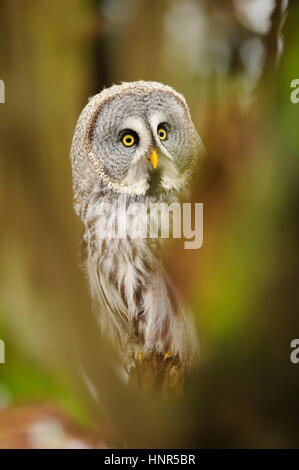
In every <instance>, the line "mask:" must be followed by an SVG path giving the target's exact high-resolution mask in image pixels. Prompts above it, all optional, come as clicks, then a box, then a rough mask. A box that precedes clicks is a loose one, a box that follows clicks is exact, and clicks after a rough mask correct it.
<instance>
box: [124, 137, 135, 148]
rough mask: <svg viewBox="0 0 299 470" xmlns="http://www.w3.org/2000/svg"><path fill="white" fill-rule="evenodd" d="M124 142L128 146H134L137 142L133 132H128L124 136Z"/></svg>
mask: <svg viewBox="0 0 299 470" xmlns="http://www.w3.org/2000/svg"><path fill="white" fill-rule="evenodd" d="M122 143H123V144H124V145H125V146H126V147H132V145H133V144H134V143H135V139H134V137H133V136H132V135H131V134H126V135H124V136H123V138H122Z"/></svg>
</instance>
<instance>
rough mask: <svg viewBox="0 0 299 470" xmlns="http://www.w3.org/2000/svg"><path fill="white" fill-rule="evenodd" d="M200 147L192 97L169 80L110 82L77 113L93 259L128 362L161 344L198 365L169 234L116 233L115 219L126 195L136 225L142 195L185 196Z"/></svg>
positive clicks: (80, 204)
mask: <svg viewBox="0 0 299 470" xmlns="http://www.w3.org/2000/svg"><path fill="white" fill-rule="evenodd" d="M201 148H202V144H201V140H200V138H199V135H198V134H197V132H196V130H195V127H194V125H193V123H192V120H191V116H190V111H189V108H188V106H187V104H186V101H185V99H184V97H183V96H182V95H181V94H179V93H177V92H176V91H175V90H173V89H172V88H171V87H169V86H165V85H162V84H161V83H156V82H145V81H137V82H131V83H122V84H120V85H114V86H112V87H110V88H107V89H104V90H103V91H102V92H101V93H99V94H97V95H95V96H94V97H92V98H91V99H90V101H89V103H88V104H87V105H86V107H85V108H84V109H83V111H82V113H81V115H80V117H79V119H78V122H77V125H76V129H75V133H74V138H73V142H72V148H71V162H72V172H73V191H74V197H75V211H76V213H77V214H78V215H79V217H80V218H81V220H82V222H83V224H84V236H83V242H84V248H85V249H84V266H85V269H86V272H87V274H88V278H89V283H90V289H91V295H92V298H93V300H94V304H95V308H96V311H97V312H98V315H99V321H100V325H101V328H102V330H103V331H104V332H106V333H109V335H110V336H112V338H114V342H116V343H117V345H118V346H119V347H120V351H121V355H122V358H123V361H124V364H125V365H126V366H129V365H130V363H131V362H132V361H135V360H136V358H138V357H139V358H143V357H145V358H146V357H148V356H149V355H151V354H155V355H161V356H162V357H164V358H175V359H176V361H177V362H178V363H180V364H182V365H183V366H184V367H189V366H190V365H192V363H193V362H194V361H195V359H196V356H197V354H198V344H197V337H196V334H195V331H194V327H193V323H192V320H191V319H189V318H188V316H187V315H186V314H185V313H184V311H183V309H182V307H181V306H180V305H179V303H178V300H177V296H176V293H175V289H174V288H173V287H172V285H171V282H170V280H169V279H168V276H167V274H166V273H165V271H164V268H163V262H162V257H161V243H160V240H159V239H152V238H144V237H139V238H138V237H133V236H130V235H124V234H123V233H122V234H121V236H114V237H111V236H108V234H107V227H110V228H111V227H112V228H113V229H114V230H115V231H116V232H118V230H119V228H120V227H119V225H120V224H122V219H121V218H119V217H118V215H117V214H118V208H119V206H120V205H121V204H122V205H123V206H124V207H125V208H126V210H127V214H129V215H128V223H129V226H132V225H133V224H135V223H136V222H137V223H142V220H141V219H140V217H139V216H138V214H137V215H136V212H134V210H133V206H134V205H136V203H142V204H143V205H145V206H146V208H149V207H150V204H152V203H157V202H164V203H166V204H171V203H173V202H176V201H179V200H180V196H181V194H182V193H183V192H184V191H186V189H187V187H188V183H189V182H190V179H191V177H192V173H193V171H194V167H195V164H196V162H197V160H198V156H199V154H200V151H201ZM131 209H132V210H131ZM114 233H115V232H114Z"/></svg>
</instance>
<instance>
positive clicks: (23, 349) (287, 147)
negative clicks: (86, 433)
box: [0, 0, 299, 447]
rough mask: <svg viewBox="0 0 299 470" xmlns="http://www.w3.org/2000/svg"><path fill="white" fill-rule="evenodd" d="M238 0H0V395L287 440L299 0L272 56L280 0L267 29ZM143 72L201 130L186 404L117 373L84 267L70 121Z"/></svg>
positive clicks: (121, 428)
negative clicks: (1, 344) (97, 396)
mask: <svg viewBox="0 0 299 470" xmlns="http://www.w3.org/2000/svg"><path fill="white" fill-rule="evenodd" d="M234 3H235V2H233V1H228V2H220V1H216V0H211V1H204V0H192V1H191V0H189V1H186V2H184V1H180V2H178V1H175V0H163V1H157V0H154V1H151V2H146V1H145V0H135V1H133V0H130V1H129V0H125V1H122V2H120V1H114V0H113V1H112V0H106V1H99V0H98V1H91V0H88V1H83V0H67V1H64V2H58V1H50V0H41V1H36V0H27V1H26V2H21V1H18V0H13V1H12V0H10V1H8V0H7V1H6V0H3V1H2V2H1V5H0V18H1V19H0V75H1V77H0V78H1V79H3V80H4V82H5V85H6V103H5V104H1V105H0V155H1V160H0V221H1V231H0V338H1V339H3V340H4V341H5V344H6V364H5V365H0V405H1V406H9V405H11V406H13V405H14V404H18V403H25V402H27V403H28V402H31V403H32V402H37V401H44V400H46V401H51V402H55V403H57V404H58V405H60V406H62V407H63V408H65V409H66V410H67V412H68V413H70V415H71V416H73V417H74V418H75V419H77V420H79V421H80V422H83V423H90V422H91V421H93V420H94V419H96V420H99V421H101V422H102V421H103V422H106V421H105V420H107V422H112V423H113V427H114V429H116V432H117V433H118V435H119V436H120V438H121V440H122V441H123V442H125V444H126V445H127V446H131V447H137V446H142V447H150V446H153V447H154V446H156V447H161V446H167V445H168V446H172V447H173V446H177V447H184V446H185V447H215V446H216V447H298V411H299V410H298V408H299V401H298V393H299V380H298V379H299V365H298V366H296V365H294V364H292V363H291V362H290V352H291V349H290V342H291V340H292V339H294V338H298V337H299V319H298V313H299V311H298V310H299V309H298V280H299V278H298V267H299V263H298V261H299V253H298V232H299V222H298V210H299V183H298V182H299V159H298V157H299V155H298V153H299V150H298V144H299V142H298V141H299V138H298V124H299V119H298V117H299V104H298V105H295V104H292V103H291V101H290V92H291V88H290V83H291V81H292V80H293V79H294V78H299V61H298V57H299V29H298V19H299V8H298V6H297V4H296V2H291V3H290V6H289V9H288V16H287V17H286V19H285V23H284V26H283V28H282V33H283V36H284V48H283V53H282V55H281V57H280V60H279V62H277V60H276V54H277V41H278V37H279V34H280V33H279V28H280V26H281V24H282V23H281V22H282V16H283V15H281V14H280V7H281V5H282V2H279V1H278V2H277V7H276V10H275V11H274V13H273V16H272V27H271V28H270V29H269V30H268V31H267V32H266V33H261V32H257V31H254V29H253V28H250V27H249V25H248V24H246V22H244V21H241V19H240V16H238V14H237V11H236V8H235V7H234ZM178 5H180V6H178ZM180 8H181V9H180ZM182 8H183V9H184V10H182ZM186 11H187V13H186ZM184 12H185V13H184ZM188 12H189V13H188ZM188 41H189V42H188ZM246 41H249V42H247V43H246V44H247V45H248V44H249V45H250V44H251V46H252V47H253V46H254V45H256V44H258V45H257V46H256V47H257V50H262V54H261V57H262V59H260V60H261V62H262V64H261V66H260V69H259V73H258V74H257V76H255V75H254V74H250V73H249V71H248V69H246V66H245V65H244V60H243V61H242V53H241V50H243V49H242V45H243V46H244V44H245V42H246ZM250 41H251V42H250ZM254 41H256V42H254ZM260 45H261V46H260ZM261 47H262V49H261ZM257 62H259V60H257ZM137 79H144V80H157V81H160V82H164V83H167V84H169V85H171V86H173V87H174V88H176V89H177V90H178V91H180V92H182V93H183V94H184V95H185V97H186V99H187V102H188V103H189V104H190V108H191V113H192V116H193V119H194V122H195V125H196V127H197V129H198V131H199V133H200V135H201V137H202V139H203V141H204V143H205V146H206V148H207V156H206V157H205V158H204V159H203V161H202V164H201V167H200V172H199V174H197V175H196V177H195V181H194V191H193V198H194V201H197V202H203V203H204V244H203V246H202V248H201V249H200V250H198V251H196V252H192V253H190V252H188V253H187V252H186V251H185V250H182V249H181V246H180V245H178V246H176V245H175V246H174V249H173V256H172V259H171V261H170V264H171V267H170V269H171V272H172V274H173V276H174V278H175V279H176V281H177V286H178V290H179V291H180V292H181V295H182V296H183V297H184V299H185V301H186V302H187V303H188V304H189V305H190V306H191V308H192V309H193V311H194V312H195V315H196V324H197V327H198V330H199V334H200V339H201V346H202V361H201V366H200V368H199V370H198V371H197V373H196V374H194V376H193V377H191V379H190V383H189V384H188V386H187V390H186V396H185V398H184V399H183V400H182V401H181V402H180V403H179V404H173V403H167V404H165V403H162V404H161V403H160V402H159V400H158V399H156V400H154V401H153V402H152V401H150V400H149V401H147V400H146V399H144V400H142V399H140V397H135V396H134V397H132V396H131V395H130V394H129V393H127V391H126V390H125V388H124V387H123V386H122V385H121V383H120V381H119V379H118V377H117V375H115V374H114V372H113V368H112V367H111V364H110V362H109V361H110V353H109V350H108V351H107V348H106V349H105V347H104V346H103V345H102V344H98V341H99V340H98V337H97V334H96V331H97V329H96V328H95V327H94V325H93V322H94V319H93V317H92V314H91V306H90V299H89V294H88V287H87V284H86V280H85V278H84V275H83V274H82V273H81V272H80V270H79V268H78V264H79V259H78V256H77V252H78V247H79V240H80V237H81V234H82V227H81V224H80V221H79V220H77V218H76V216H75V215H74V213H73V209H72V189H71V171H70V162H69V150H70V144H71V140H72V134H73V130H74V126H75V123H76V120H77V117H78V115H79V113H80V111H81V109H82V107H83V106H84V105H85V103H86V102H87V99H88V97H89V96H92V95H93V94H95V93H97V92H98V91H100V90H101V89H102V88H103V87H104V86H110V85H111V84H112V83H115V82H121V81H131V80H137ZM248 80H249V81H250V80H251V81H250V83H252V84H253V85H252V86H253V91H252V93H250V94H249V93H248V92H247V91H246V90H248V88H246V83H248ZM249 97H251V104H250V105H247V106H245V101H246V99H248V98H249ZM105 354H106V355H105ZM82 356H85V358H83V359H82ZM81 359H82V361H83V363H84V361H85V365H86V361H87V362H88V364H89V367H90V371H89V372H90V374H91V375H93V374H94V380H95V381H96V386H97V387H98V390H99V391H100V393H101V396H102V401H101V404H100V405H98V404H95V403H94V402H93V401H92V399H91V398H90V397H89V395H88V393H87V391H86V390H85V386H84V383H82V377H81V375H80V364H81V362H80V361H81ZM107 409H108V410H109V413H108V414H109V419H107V416H106V412H105V411H104V410H107Z"/></svg>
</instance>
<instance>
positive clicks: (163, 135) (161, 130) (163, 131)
mask: <svg viewBox="0 0 299 470" xmlns="http://www.w3.org/2000/svg"><path fill="white" fill-rule="evenodd" d="M158 136H159V139H160V140H166V139H167V131H166V129H165V128H164V126H162V125H160V126H159V127H158Z"/></svg>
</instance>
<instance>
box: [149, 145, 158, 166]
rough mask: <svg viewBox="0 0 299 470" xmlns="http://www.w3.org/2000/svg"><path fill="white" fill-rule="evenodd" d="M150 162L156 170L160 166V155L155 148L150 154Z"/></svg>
mask: <svg viewBox="0 0 299 470" xmlns="http://www.w3.org/2000/svg"><path fill="white" fill-rule="evenodd" d="M149 159H150V162H151V164H152V165H153V167H154V168H157V165H158V154H157V150H156V149H155V148H153V149H152V150H151V153H150V157H149Z"/></svg>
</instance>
